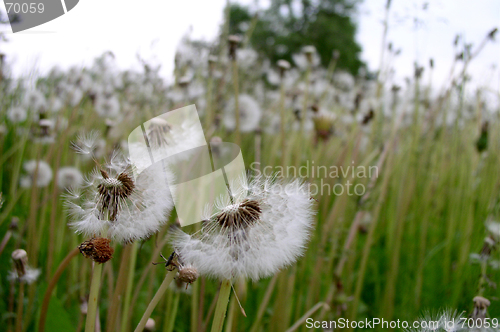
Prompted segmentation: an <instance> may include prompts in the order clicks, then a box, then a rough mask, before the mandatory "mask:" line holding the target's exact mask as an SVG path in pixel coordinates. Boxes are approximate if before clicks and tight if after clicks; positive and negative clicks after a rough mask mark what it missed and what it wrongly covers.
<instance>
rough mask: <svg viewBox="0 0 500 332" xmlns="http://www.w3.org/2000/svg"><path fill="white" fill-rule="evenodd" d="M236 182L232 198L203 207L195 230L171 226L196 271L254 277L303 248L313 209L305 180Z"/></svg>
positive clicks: (284, 262)
mask: <svg viewBox="0 0 500 332" xmlns="http://www.w3.org/2000/svg"><path fill="white" fill-rule="evenodd" d="M234 187H235V186H232V188H233V189H234ZM241 188H242V189H241V190H236V192H235V190H233V200H232V202H230V201H220V202H219V203H218V204H217V205H216V206H215V208H216V209H217V212H216V213H213V214H212V213H207V216H206V218H205V219H206V220H204V221H203V226H202V229H201V230H200V231H199V232H196V233H195V234H193V235H188V234H186V233H184V232H182V231H181V230H176V231H175V232H174V239H173V242H172V244H173V246H174V248H175V251H176V253H177V254H178V255H179V258H180V260H181V261H182V262H183V263H184V264H189V265H192V266H195V267H196V268H197V270H198V272H199V273H200V274H201V275H207V276H210V277H214V278H218V279H221V280H234V279H236V278H239V277H249V278H252V279H253V280H258V279H260V278H263V277H267V276H270V275H273V274H275V273H276V272H278V271H279V270H280V269H282V268H284V267H286V266H288V265H290V264H293V263H294V262H295V261H296V259H297V257H299V256H300V255H301V254H302V253H303V251H304V248H305V245H306V242H307V240H308V237H309V232H310V229H311V228H312V222H313V215H314V213H313V210H312V204H313V201H312V200H311V198H310V194H309V190H308V188H307V186H306V185H304V184H301V183H300V182H299V181H297V180H296V181H292V182H277V181H272V180H270V179H263V178H257V179H255V180H253V181H252V182H251V183H250V184H249V185H243V186H241Z"/></svg>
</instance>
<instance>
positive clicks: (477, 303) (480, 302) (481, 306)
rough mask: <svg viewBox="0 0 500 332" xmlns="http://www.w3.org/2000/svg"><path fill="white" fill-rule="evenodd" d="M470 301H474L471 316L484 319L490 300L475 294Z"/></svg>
mask: <svg viewBox="0 0 500 332" xmlns="http://www.w3.org/2000/svg"><path fill="white" fill-rule="evenodd" d="M472 301H473V302H474V310H473V311H472V315H471V317H472V318H473V319H477V318H480V319H484V318H485V317H486V311H487V310H488V307H489V306H490V301H489V300H488V299H487V298H484V297H482V296H476V297H474V298H473V299H472Z"/></svg>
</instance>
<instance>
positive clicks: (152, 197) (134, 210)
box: [66, 156, 173, 242]
mask: <svg viewBox="0 0 500 332" xmlns="http://www.w3.org/2000/svg"><path fill="white" fill-rule="evenodd" d="M132 170H133V165H131V164H130V163H129V162H128V161H127V160H121V161H120V158H119V157H118V156H115V157H113V158H112V160H111V162H110V163H108V164H106V165H104V166H102V167H100V168H96V169H95V170H94V172H93V173H92V174H91V175H90V176H89V178H88V179H87V180H86V188H87V189H86V191H85V193H84V194H82V195H80V196H78V197H77V199H76V200H75V199H72V197H67V198H68V200H67V201H66V208H67V209H68V212H69V213H70V215H71V217H72V220H73V222H72V223H71V224H70V225H71V226H72V227H73V228H74V229H75V230H76V232H77V233H82V234H85V235H86V236H95V235H99V234H101V233H103V232H104V230H107V235H108V237H109V238H111V239H115V240H117V241H121V242H132V241H135V240H138V239H145V238H148V237H149V236H150V235H151V234H153V233H155V232H156V231H158V229H159V227H160V226H161V225H163V224H164V223H165V222H166V220H167V219H168V215H169V213H170V211H171V210H172V208H173V200H172V197H171V194H170V191H169V188H168V185H167V183H168V182H167V181H168V179H170V180H171V177H172V175H171V174H170V173H169V172H168V170H166V169H165V166H163V165H162V164H161V163H157V164H154V165H152V166H150V167H149V168H147V169H146V170H144V171H143V172H141V174H140V175H139V176H138V177H137V179H136V180H134V179H133V177H132Z"/></svg>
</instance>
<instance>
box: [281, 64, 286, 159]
mask: <svg viewBox="0 0 500 332" xmlns="http://www.w3.org/2000/svg"><path fill="white" fill-rule="evenodd" d="M283 75H284V74H283ZM285 124H286V123H285V84H284V82H283V78H282V79H281V85H280V136H281V166H285V163H286V140H285Z"/></svg>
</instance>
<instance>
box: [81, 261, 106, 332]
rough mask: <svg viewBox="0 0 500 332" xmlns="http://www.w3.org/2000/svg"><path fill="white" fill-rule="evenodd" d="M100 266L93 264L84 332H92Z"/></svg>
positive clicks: (100, 272) (99, 280)
mask: <svg viewBox="0 0 500 332" xmlns="http://www.w3.org/2000/svg"><path fill="white" fill-rule="evenodd" d="M101 274H102V264H99V263H97V262H96V263H94V270H93V272H92V281H91V283H90V295H89V301H88V311H87V320H86V322H85V332H94V328H95V321H96V313H97V299H98V297H99V287H100V286H101Z"/></svg>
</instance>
